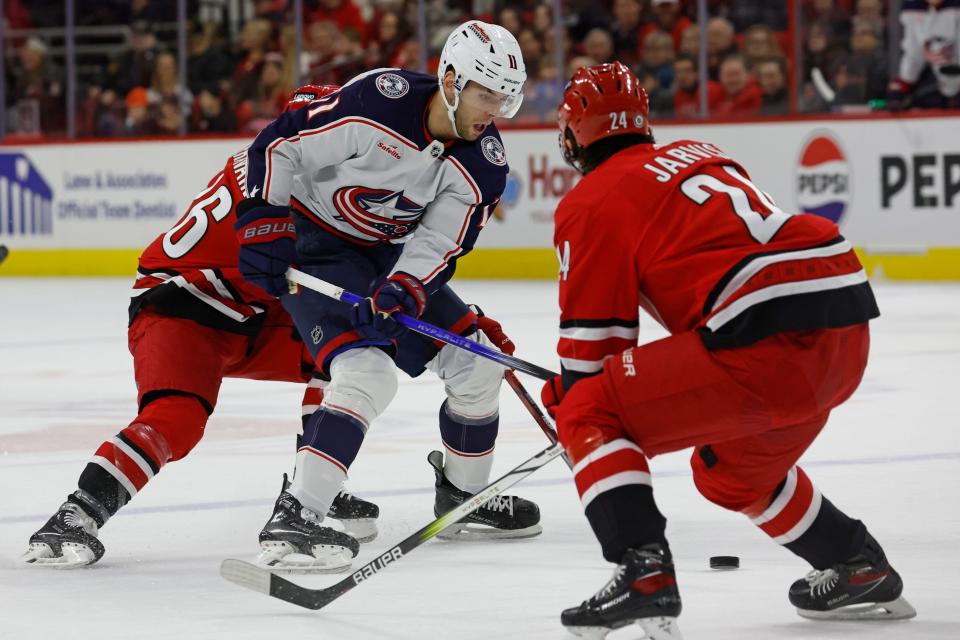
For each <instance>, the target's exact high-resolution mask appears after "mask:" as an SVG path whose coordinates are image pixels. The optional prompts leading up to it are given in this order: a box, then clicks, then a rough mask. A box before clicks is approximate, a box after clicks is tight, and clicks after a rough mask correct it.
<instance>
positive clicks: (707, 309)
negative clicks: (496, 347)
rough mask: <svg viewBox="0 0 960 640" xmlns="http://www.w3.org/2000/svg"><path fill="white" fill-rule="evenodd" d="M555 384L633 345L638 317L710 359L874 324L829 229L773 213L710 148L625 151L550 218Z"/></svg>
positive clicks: (856, 273) (845, 247)
mask: <svg viewBox="0 0 960 640" xmlns="http://www.w3.org/2000/svg"><path fill="white" fill-rule="evenodd" d="M554 244H555V246H556V249H557V254H558V257H559V259H560V309H561V314H560V341H559V344H558V349H557V350H558V353H559V355H560V359H561V364H562V369H563V372H564V382H565V384H567V385H569V384H572V383H573V381H575V380H576V379H578V378H579V377H583V376H585V375H591V374H594V373H597V372H599V371H600V369H601V368H602V361H603V360H604V358H605V357H607V356H609V355H612V354H614V353H619V352H621V351H624V350H625V349H628V348H630V347H632V346H636V344H637V336H638V326H639V325H638V316H639V311H638V307H642V308H643V309H644V310H646V311H647V312H648V313H649V314H650V315H651V316H653V317H654V318H656V319H657V320H658V321H659V322H660V323H661V324H662V325H663V326H664V327H665V328H666V329H667V330H669V331H670V332H671V333H674V334H675V333H680V332H684V331H698V332H700V334H701V337H702V338H703V341H704V343H705V344H706V346H707V347H708V348H710V349H718V348H729V347H736V346H742V345H747V344H751V343H753V342H756V341H757V340H760V339H762V338H764V337H767V336H769V335H772V334H774V333H777V332H780V331H792V330H795V331H802V330H812V329H818V328H827V327H841V326H847V325H851V324H856V323H859V322H863V321H865V320H868V319H870V318H873V317H876V316H877V315H879V312H878V311H877V307H876V302H875V300H874V298H873V293H872V291H871V290H870V285H869V283H868V282H867V276H866V273H865V272H864V270H863V267H862V266H861V265H860V262H859V260H858V259H857V257H856V255H855V254H854V252H853V248H852V247H851V246H850V243H849V242H848V241H847V240H845V239H844V238H843V237H842V236H841V235H840V233H839V231H838V229H837V227H836V225H834V224H833V223H832V222H830V221H829V220H826V219H825V218H821V217H818V216H814V215H810V214H798V215H791V214H789V213H786V212H784V211H782V210H781V209H780V208H778V207H777V205H776V204H775V203H774V202H773V200H772V199H771V198H770V196H768V195H767V194H765V193H764V192H763V191H761V190H760V189H759V188H758V187H757V186H756V185H754V184H753V182H751V181H750V178H749V176H748V175H747V173H746V171H744V169H743V167H741V166H740V165H739V164H737V163H736V162H735V161H734V160H732V159H731V158H729V157H727V156H726V155H724V154H723V152H721V151H720V150H719V149H717V148H716V147H715V146H713V145H710V144H706V143H701V142H694V141H690V140H683V141H679V142H675V143H672V144H669V145H649V144H647V145H637V146H633V147H630V148H628V149H625V150H623V151H621V152H619V153H617V154H615V155H614V156H612V157H611V158H609V159H608V160H607V161H605V162H604V163H603V164H602V165H601V166H600V167H599V168H598V169H596V170H595V171H593V172H591V173H589V174H588V175H586V176H585V177H584V178H583V180H581V181H580V182H579V183H578V184H577V185H576V187H574V189H573V190H572V191H571V192H570V193H569V194H567V196H566V197H564V199H563V200H562V201H561V202H560V205H559V206H558V208H557V212H556V218H555V232H554Z"/></svg>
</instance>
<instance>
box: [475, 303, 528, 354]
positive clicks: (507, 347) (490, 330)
mask: <svg viewBox="0 0 960 640" xmlns="http://www.w3.org/2000/svg"><path fill="white" fill-rule="evenodd" d="M470 308H471V309H473V311H474V313H476V314H477V329H479V330H480V331H483V335H485V336H487V338H489V339H490V342H492V343H493V346H495V347H496V348H497V349H500V351H503V352H504V353H505V354H507V355H508V356H512V355H513V352H514V351H516V350H517V345H515V344H513V340H511V339H510V336H508V335H507V334H505V333H504V332H503V327H501V326H500V323H499V322H497V321H496V320H494V319H493V318H491V317H490V316H485V315H483V311H481V310H480V307H478V306H476V305H470Z"/></svg>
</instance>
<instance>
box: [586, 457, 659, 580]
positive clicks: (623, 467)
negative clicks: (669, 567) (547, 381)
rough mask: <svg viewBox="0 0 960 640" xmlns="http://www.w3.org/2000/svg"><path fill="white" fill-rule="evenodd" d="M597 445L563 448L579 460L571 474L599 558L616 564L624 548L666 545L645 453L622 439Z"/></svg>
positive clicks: (621, 556)
mask: <svg viewBox="0 0 960 640" xmlns="http://www.w3.org/2000/svg"><path fill="white" fill-rule="evenodd" d="M592 442H595V443H596V444H599V446H597V447H595V448H592V449H590V448H589V447H585V446H583V445H584V443H580V446H575V447H571V446H569V445H568V446H567V451H568V452H569V451H571V450H574V451H577V452H578V453H580V455H579V456H578V457H576V458H574V459H573V460H572V462H573V463H574V467H573V475H574V481H575V482H576V485H577V492H578V493H579V494H580V502H581V503H582V504H583V511H584V514H585V515H586V516H587V520H588V521H589V522H590V527H591V528H592V529H593V533H594V535H596V536H597V540H598V541H599V542H600V547H601V549H602V550H603V557H604V558H605V559H607V560H608V561H610V562H620V560H621V558H623V554H624V553H626V551H627V549H630V548H637V547H641V546H643V545H645V544H650V543H653V542H659V543H660V544H662V545H664V547H666V546H667V539H666V535H665V531H666V526H667V520H666V518H664V517H663V514H661V513H660V510H659V509H658V508H657V504H656V502H655V501H654V499H653V485H652V484H651V480H650V467H649V465H648V464H647V458H646V456H644V455H643V451H642V450H641V449H640V447H638V446H637V445H636V444H634V443H633V442H631V441H630V440H627V439H625V438H616V439H613V440H610V441H609V442H605V443H604V442H603V441H602V440H600V439H594V440H592Z"/></svg>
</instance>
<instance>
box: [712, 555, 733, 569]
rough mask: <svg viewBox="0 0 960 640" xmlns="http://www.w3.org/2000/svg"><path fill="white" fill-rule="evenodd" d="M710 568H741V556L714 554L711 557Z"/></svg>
mask: <svg viewBox="0 0 960 640" xmlns="http://www.w3.org/2000/svg"><path fill="white" fill-rule="evenodd" d="M710 568H711V569H720V570H723V571H729V570H730V569H739V568H740V558H738V557H737V556H712V557H711V558H710Z"/></svg>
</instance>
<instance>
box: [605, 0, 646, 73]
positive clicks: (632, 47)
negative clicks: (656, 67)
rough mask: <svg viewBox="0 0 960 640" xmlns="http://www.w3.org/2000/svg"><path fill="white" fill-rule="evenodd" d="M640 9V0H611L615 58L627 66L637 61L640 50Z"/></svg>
mask: <svg viewBox="0 0 960 640" xmlns="http://www.w3.org/2000/svg"><path fill="white" fill-rule="evenodd" d="M641 10H642V7H641V6H640V0H613V22H611V23H610V31H611V33H612V34H613V50H614V53H615V55H616V58H617V60H619V61H620V62H622V63H624V64H625V65H627V66H633V65H634V64H635V63H636V62H637V55H638V53H639V51H640V42H641V41H640V29H641V27H642V26H643V24H642V23H641V21H640V18H641V15H642V13H641Z"/></svg>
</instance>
